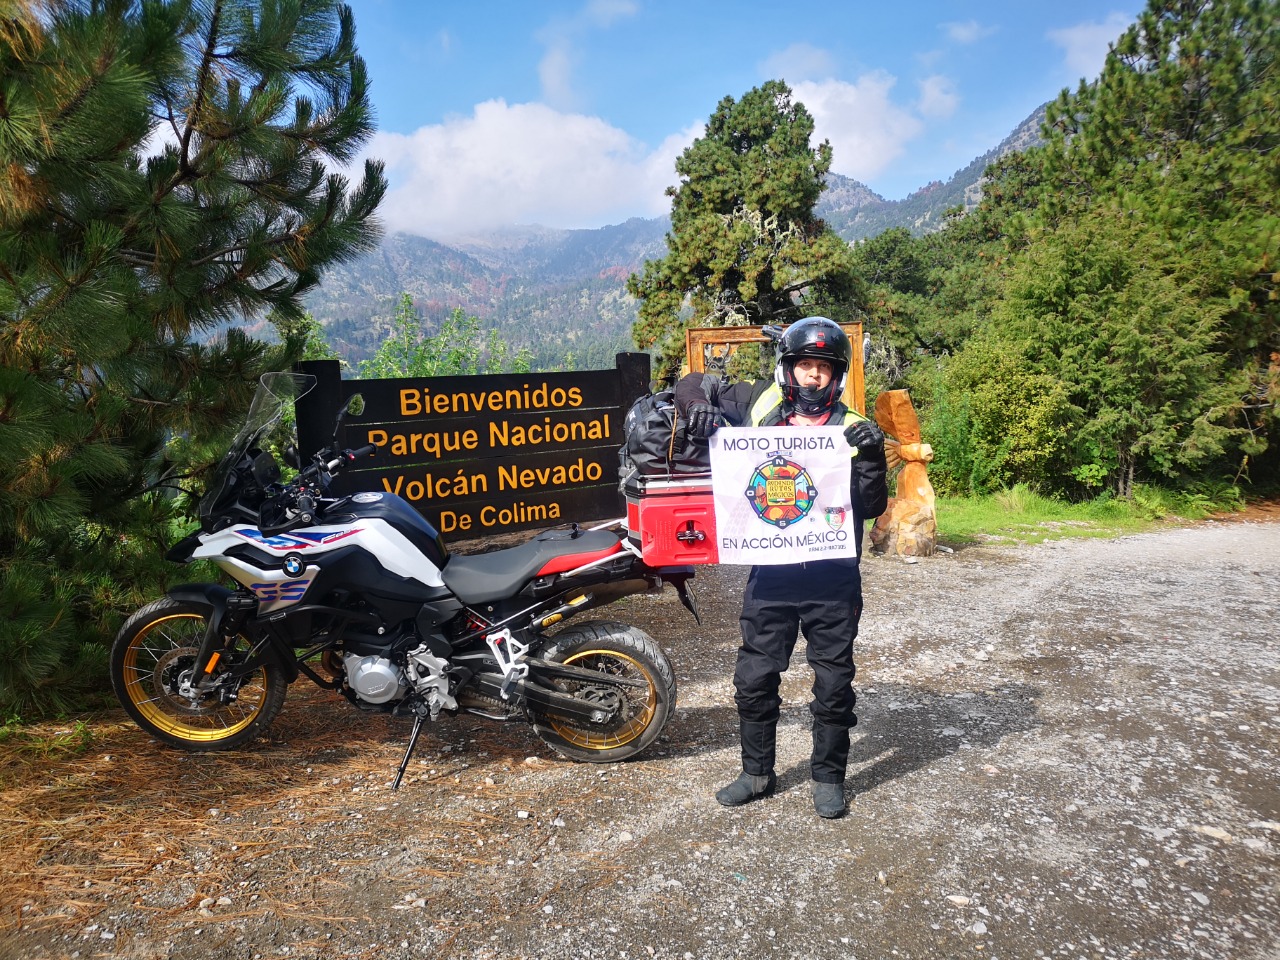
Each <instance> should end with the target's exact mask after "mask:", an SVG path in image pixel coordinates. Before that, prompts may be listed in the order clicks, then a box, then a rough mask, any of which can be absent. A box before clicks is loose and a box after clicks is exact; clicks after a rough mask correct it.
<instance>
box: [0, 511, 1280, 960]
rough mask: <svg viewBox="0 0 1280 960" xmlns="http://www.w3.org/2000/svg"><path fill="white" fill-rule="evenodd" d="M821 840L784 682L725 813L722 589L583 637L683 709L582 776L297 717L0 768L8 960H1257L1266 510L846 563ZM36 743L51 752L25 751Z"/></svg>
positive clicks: (791, 691) (1265, 811)
mask: <svg viewBox="0 0 1280 960" xmlns="http://www.w3.org/2000/svg"><path fill="white" fill-rule="evenodd" d="M864 576H865V581H866V614H865V616H864V619H863V628H862V636H861V638H860V640H859V644H858V651H859V653H858V660H859V709H858V713H859V717H860V722H859V724H858V726H857V728H856V729H855V730H854V744H853V757H852V764H851V770H850V774H849V778H848V781H847V785H846V787H847V793H848V795H849V796H850V799H851V811H850V814H849V816H848V817H846V818H844V819H842V820H838V821H824V820H821V819H819V818H818V817H816V816H815V815H814V813H813V809H812V805H811V800H810V795H809V786H808V770H807V758H808V732H807V730H806V729H805V726H804V717H805V716H806V713H807V711H806V710H805V704H806V702H807V698H808V685H809V675H808V668H807V666H806V665H805V664H804V662H803V659H802V656H801V652H800V651H797V656H796V661H795V663H794V665H793V667H792V669H791V670H790V671H789V673H788V675H787V679H786V683H785V687H784V694H785V695H786V697H787V704H786V706H785V707H784V714H783V723H782V729H781V732H780V769H779V773H780V789H779V792H778V794H777V795H776V796H774V797H772V798H770V799H768V800H766V801H762V802H759V803H755V804H751V805H749V806H747V807H744V808H741V809H738V810H727V809H723V808H721V807H719V806H718V805H717V804H716V803H715V801H714V800H713V798H712V794H713V792H714V790H715V789H716V788H717V787H718V786H720V785H722V784H723V783H724V782H725V781H726V780H728V779H729V778H731V777H732V776H733V775H734V774H736V772H737V770H738V755H737V742H736V720H735V715H734V711H733V709H732V688H731V683H730V674H731V671H732V663H733V657H734V651H735V649H736V644H737V610H738V604H739V602H740V599H741V585H742V581H743V577H744V571H743V570H742V569H741V568H730V567H722V568H708V569H706V570H704V571H702V572H701V573H700V574H699V577H698V594H699V599H700V601H701V603H702V606H703V613H704V616H703V622H702V625H701V626H700V627H699V626H697V625H695V624H694V622H693V620H692V619H691V618H689V617H688V616H687V615H686V614H685V613H684V611H683V609H682V608H681V607H680V605H679V603H678V601H677V600H676V598H675V596H674V594H673V593H672V592H671V591H668V592H666V593H665V594H663V595H661V596H645V597H636V598H631V599H629V600H627V601H624V602H622V603H619V604H617V605H615V606H614V607H612V608H610V611H611V612H612V614H613V615H614V616H615V617H616V618H617V619H620V620H626V621H630V622H633V623H635V624H637V625H639V626H640V627H642V628H643V629H644V630H646V631H648V632H649V633H650V634H652V635H653V636H655V637H656V638H658V639H659V641H660V642H661V643H662V645H663V646H664V647H665V649H666V650H667V652H668V655H669V656H670V658H671V660H672V662H673V664H674V665H675V669H676V674H677V678H678V682H679V687H680V689H679V697H678V711H677V714H676V716H675V718H674V720H673V721H672V722H671V724H670V726H669V728H668V731H667V733H666V735H665V736H664V738H663V739H662V740H660V741H659V743H658V744H657V745H656V746H655V748H654V749H653V750H652V751H651V752H650V753H649V754H647V755H646V756H644V757H642V758H639V759H638V760H635V761H632V762H629V763H624V764H614V765H608V766H603V767H600V766H589V765H581V764H574V763H569V762H567V761H564V760H562V759H560V758H558V757H557V756H556V755H555V754H554V753H553V752H552V751H551V750H550V749H548V748H547V747H545V746H544V745H543V744H542V743H541V742H540V741H539V740H538V739H537V738H536V737H535V736H534V734H533V732H532V730H531V729H530V728H529V727H527V726H523V725H508V726H500V725H497V724H494V723H489V722H487V721H484V720H482V719H480V718H478V717H473V716H464V717H459V718H453V719H448V720H443V721H441V722H440V723H438V724H436V725H435V726H434V727H433V728H432V729H431V730H430V731H429V735H428V736H426V737H424V738H423V742H422V745H421V746H420V748H419V752H418V754H417V756H416V760H415V762H414V763H413V765H412V766H411V768H410V775H409V777H408V778H407V780H406V783H405V785H404V786H403V787H402V789H401V790H400V791H399V792H398V793H393V792H391V790H390V789H389V784H390V780H391V777H392V775H393V773H394V770H395V767H396V764H397V762H398V761H399V757H400V753H401V752H402V751H403V749H404V744H405V739H406V736H407V733H408V725H407V723H405V722H402V721H390V720H387V719H385V718H382V717H380V716H375V717H368V716H365V715H362V714H360V713H359V712H357V711H356V710H354V709H353V708H351V707H350V706H348V705H346V704H345V702H343V701H340V700H338V699H337V698H336V697H334V695H332V694H329V693H326V692H322V691H317V690H314V689H307V688H305V687H303V686H301V685H299V686H297V687H295V688H294V689H293V690H292V691H290V698H289V701H288V703H287V704H286V706H285V709H284V712H283V713H282V715H281V717H280V718H279V719H278V720H277V723H276V726H275V729H274V736H273V738H272V739H271V740H270V741H265V742H260V743H258V744H256V745H255V746H254V747H253V748H252V749H246V750H243V751H239V752H236V753H232V754H225V755H210V756H189V755H184V754H180V753H177V752H174V751H170V750H167V749H163V748H161V747H160V746H158V745H157V744H155V743H154V742H152V741H150V740H149V739H148V738H147V737H146V736H145V735H143V734H142V733H141V732H140V731H138V730H137V729H136V728H134V727H132V726H130V725H129V724H128V723H126V722H125V720H124V718H123V714H122V713H120V712H117V711H113V712H111V713H108V714H106V715H103V716H100V717H95V718H92V719H91V720H90V721H89V724H88V732H89V733H90V734H91V737H89V738H88V743H87V747H83V749H78V748H77V746H76V745H77V744H81V745H83V742H84V740H85V736H84V730H83V729H81V730H77V729H73V728H71V727H69V726H65V725H64V727H65V730H64V731H63V732H64V734H65V737H64V739H65V740H66V743H65V745H62V746H58V745H53V746H49V745H48V744H47V743H46V746H45V747H44V748H42V749H39V750H37V749H35V748H34V747H32V748H30V749H28V750H26V751H23V750H19V749H16V748H14V747H13V746H12V745H8V749H6V750H5V751H4V752H3V754H0V760H3V762H4V764H5V766H4V767H3V768H2V769H0V801H2V805H0V824H2V826H0V843H2V844H3V860H2V862H0V870H2V871H3V874H4V879H5V882H4V883H3V885H2V886H0V958H5V960H8V958H19V957H21V958H89V957H120V958H138V960H151V958H169V957H173V958H185V960H206V958H207V960H212V958H223V957H235V958H244V960H250V958H255V960H256V958H267V957H304V958H311V957H315V958H320V957H324V958H332V960H339V958H342V960H345V958H366V957H368V958H374V957H376V958H386V960H399V958H409V957H428V956H430V957H438V958H459V960H461V958H471V960H499V958H546V960H553V958H638V960H643V958H646V957H655V958H679V960H694V958H697V960H703V958H708V960H715V958H737V957H746V958H752V957H771V958H849V960H853V958H857V960H880V958H889V957H900V958H926V957H930V958H931V957H938V958H954V957H992V958H1006V960H1018V958H1028V960H1030V958H1039V957H1052V958H1064V960H1065V958H1070V960H1111V958H1213V960H1228V958H1229V960H1275V958H1280V738H1278V737H1277V731H1280V643H1278V642H1277V636H1278V635H1280V511H1277V510H1274V509H1273V510H1270V511H1266V510H1263V511H1258V512H1255V513H1254V514H1251V515H1248V516H1246V517H1243V518H1234V519H1232V520H1230V521H1210V522H1205V523H1200V524H1196V525H1194V526H1190V527H1183V528H1176V529H1168V530H1163V531H1161V532H1157V533H1150V534H1143V535H1136V536H1125V537H1121V538H1119V539H1116V540H1106V541H1104V540H1069V539H1063V540H1053V541H1049V542H1047V543H1044V544H1041V545H1039V546H1034V547H1018V548H1009V547H999V548H995V547H968V548H964V549H960V550H957V551H956V552H954V553H951V554H943V555H939V556H936V557H933V558H930V559H927V560H922V561H920V562H917V563H914V564H908V563H904V562H902V561H899V560H894V559H887V558H875V557H872V558H868V559H867V560H866V561H865V564H864ZM46 732H50V731H46Z"/></svg>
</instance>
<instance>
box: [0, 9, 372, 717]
mask: <svg viewBox="0 0 1280 960" xmlns="http://www.w3.org/2000/svg"><path fill="white" fill-rule="evenodd" d="M367 85H368V82H367V77H366V74H365V68H364V64H363V62H362V61H361V60H360V58H359V57H358V55H357V54H356V49H355V33H354V24H353V20H352V16H351V13H350V10H349V9H347V8H346V7H344V6H341V5H339V4H337V3H334V2H330V0H255V2H249V0H207V2H197V0H157V2H143V0H45V2H43V3H41V4H39V5H38V9H37V5H35V4H32V5H28V6H24V7H22V8H19V11H18V12H17V13H16V14H13V15H10V16H9V17H8V19H6V20H4V22H3V24H2V25H0V577H2V578H3V583H0V593H2V594H3V595H4V602H3V604H0V663H5V664H6V670H5V672H4V673H3V674H0V703H3V704H8V705H18V706H22V705H27V706H28V707H29V706H30V705H31V704H33V703H38V702H41V701H42V698H44V702H47V700H48V697H49V696H50V695H51V694H54V693H56V691H57V690H58V688H59V687H60V686H62V685H64V684H65V683H66V682H68V681H75V680H80V681H83V680H84V679H85V676H84V674H83V671H81V670H78V669H72V665H75V664H82V663H83V662H84V658H83V655H82V650H81V649H80V646H79V645H80V644H82V643H83V642H86V641H89V642H92V641H95V640H102V639H106V638H107V637H109V632H110V631H111V630H112V629H113V627H114V619H116V618H118V616H119V614H120V612H121V611H120V601H121V599H122V597H123V596H124V595H125V594H127V593H128V592H129V590H128V589H127V584H122V583H120V582H118V581H113V578H112V574H113V572H117V571H121V570H123V569H124V568H125V567H127V566H128V563H132V562H133V561H134V560H136V561H137V563H138V564H141V565H142V566H143V567H145V565H146V564H145V560H144V559H143V558H144V556H147V555H151V554H153V553H154V552H155V551H157V550H158V549H159V544H160V542H161V541H162V540H163V539H164V538H165V536H167V534H168V532H169V531H168V529H167V523H168V519H169V517H170V515H171V513H172V503H173V501H172V500H170V499H166V498H164V497H160V496H157V495H156V492H157V491H160V490H165V489H170V490H171V489H172V488H173V487H174V486H175V485H176V484H178V483H179V482H180V481H181V479H182V478H183V477H184V476H187V475H188V474H189V473H190V472H191V471H192V470H193V469H195V468H198V467H199V466H200V464H201V462H202V461H205V462H207V461H208V460H209V459H212V457H213V456H214V455H215V454H216V450H217V449H218V447H219V442H218V441H219V439H220V437H221V435H222V434H223V433H225V431H226V430H227V429H234V426H235V424H236V423H237V422H238V420H239V418H240V416H241V415H242V412H243V410H244V408H245V406H246V405H247V401H248V397H249V396H250V395H251V393H252V390H253V386H254V382H255V381H256V378H257V376H258V375H259V374H260V373H261V372H262V371H263V370H265V369H271V368H277V369H278V368H279V367H281V366H283V365H286V364H287V363H289V362H290V360H291V351H292V352H296V351H297V350H298V349H300V348H301V343H300V342H299V341H297V339H296V338H286V339H285V344H284V346H283V347H269V346H268V345H267V344H265V343H262V342H259V341H256V340H254V339H252V338H250V337H248V336H246V335H245V334H243V333H242V332H241V331H240V330H239V329H238V327H237V324H239V323H243V322H244V321H246V320H249V319H257V318H260V317H264V316H268V315H270V316H274V317H276V318H279V319H282V320H285V321H297V320H298V319H300V318H301V317H302V311H301V308H300V297H301V295H302V294H303V293H304V292H305V291H306V290H307V289H309V288H310V287H311V286H312V285H314V284H315V283H316V282H317V280H318V277H319V275H320V272H321V271H322V270H323V269H324V268H325V267H327V266H329V265H331V264H334V263H339V262H342V261H344V260H347V259H349V258H351V257H353V256H354V255H356V254H358V253H359V252H361V251H363V250H365V249H367V248H368V247H370V246H371V245H372V244H373V243H374V242H375V241H376V223H375V221H374V219H373V214H374V211H375V209H376V206H377V204H378V202H379V201H380V199H381V197H382V194H383V192H384V189H385V182H384V179H383V175H382V170H381V168H380V166H379V165H377V164H373V163H366V165H365V169H364V176H363V181H362V182H361V183H360V184H359V185H357V186H355V187H352V186H351V185H350V184H349V183H348V182H347V180H346V178H345V177H343V176H342V175H340V174H337V173H331V172H329V171H328V170H327V169H326V162H327V161H331V162H335V163H338V164H345V163H347V162H348V161H350V160H352V159H353V157H354V156H355V154H356V151H357V150H358V148H359V146H360V144H361V143H362V142H363V141H364V140H365V139H366V138H367V137H368V136H369V134H370V133H371V131H372V126H371V116H370V109H369V105H368V100H367ZM144 541H145V543H146V549H138V544H139V543H142V542H144ZM122 544H128V545H130V546H129V547H128V549H127V550H125V552H126V553H128V556H129V557H131V558H133V560H127V561H126V559H125V558H122V557H121V556H120V551H121V549H123V548H122V546H121V545H122ZM104 578H105V579H104ZM22 584H27V585H28V586H27V587H22V586H21V585H22ZM36 597H38V598H39V600H38V602H37V601H36V600H35V599H32V598H36Z"/></svg>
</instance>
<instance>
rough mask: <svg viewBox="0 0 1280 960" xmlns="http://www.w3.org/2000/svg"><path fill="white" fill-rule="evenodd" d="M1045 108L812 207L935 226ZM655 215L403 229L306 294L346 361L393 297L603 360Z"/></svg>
mask: <svg viewBox="0 0 1280 960" xmlns="http://www.w3.org/2000/svg"><path fill="white" fill-rule="evenodd" d="M1043 119H1044V107H1043V106H1042V107H1040V108H1039V109H1037V110H1036V111H1035V112H1034V113H1032V115H1031V116H1029V117H1028V118H1027V119H1026V120H1024V121H1023V122H1022V123H1021V124H1019V125H1018V127H1017V129H1015V130H1014V131H1013V132H1012V133H1010V135H1009V136H1008V137H1006V138H1005V139H1004V140H1003V141H1001V143H1000V144H998V145H997V146H995V147H993V148H992V149H991V150H990V151H988V152H987V153H985V154H983V155H982V156H981V157H978V158H976V159H974V160H973V162H971V163H970V164H969V165H968V166H966V167H965V168H964V169H962V170H959V171H957V172H956V173H955V174H954V175H953V176H952V177H951V178H950V179H949V180H947V181H946V182H945V183H943V182H935V183H931V184H927V185H925V186H924V187H922V188H921V189H919V190H917V191H915V192H914V193H912V194H911V195H910V196H908V197H906V198H905V199H903V200H885V199H884V198H883V197H881V196H879V195H878V194H876V193H875V192H873V191H872V190H871V189H870V188H868V187H867V186H865V185H864V184H861V183H859V182H858V181H857V180H851V179H849V178H848V177H843V176H841V175H839V174H837V173H828V174H827V175H826V178H825V182H826V189H825V190H824V191H823V193H822V196H821V198H820V199H819V201H818V204H817V207H816V210H815V212H816V214H817V215H818V216H819V217H821V218H823V219H825V220H826V221H827V222H828V223H829V224H830V226H831V227H832V229H833V230H834V231H835V232H836V233H837V234H838V235H839V236H841V237H843V238H844V239H845V240H848V241H850V242H854V241H858V240H863V239H866V238H868V237H872V236H875V235H876V234H879V233H882V232H883V231H885V230H887V229H891V228H895V227H903V228H905V229H908V230H910V231H911V232H913V233H917V234H921V233H926V232H929V231H933V230H937V229H940V228H941V226H942V224H943V219H944V214H945V212H946V211H947V210H948V209H951V208H953V207H956V206H963V207H965V208H967V209H971V208H972V207H973V206H974V205H975V204H976V203H977V202H978V200H979V199H980V197H981V193H982V189H981V179H982V174H983V171H984V170H985V169H986V167H987V165H988V164H989V163H991V162H992V161H994V160H996V159H998V158H999V157H1001V156H1003V155H1005V154H1006V153H1008V152H1010V151H1013V150H1022V149H1025V148H1026V147H1028V146H1031V145H1034V144H1035V143H1037V142H1039V128H1040V124H1041V122H1042V121H1043ZM669 229H670V221H669V220H668V219H667V218H666V217H663V218H660V219H652V220H646V219H640V218H635V219H632V220H628V221H627V222H626V223H621V224H616V225H613V226H608V227H603V228H600V229H598V230H552V229H549V228H544V227H517V226H512V227H510V228H507V229H504V230H494V231H490V232H488V233H485V234H480V235H475V236H471V237H467V238H464V239H461V240H454V241H452V242H451V243H450V244H447V245H446V244H443V243H437V242H435V241H432V240H427V239H425V238H423V237H417V236H412V235H409V234H403V233H401V234H395V235H393V236H390V237H388V238H386V239H385V240H384V241H383V243H382V245H381V247H380V248H379V249H378V250H376V251H374V252H372V253H370V254H368V255H367V256H365V257H363V258H361V259H359V260H357V261H355V262H353V263H351V264H349V265H345V266H341V267H338V268H336V269H334V270H331V271H330V272H329V273H327V274H325V276H324V278H323V279H322V281H321V283H320V285H319V286H318V287H317V288H316V289H315V290H314V291H312V292H311V293H310V294H309V295H308V296H307V299H306V306H307V309H308V310H309V311H310V312H311V313H312V314H313V315H314V316H315V318H316V319H317V320H318V321H319V322H320V324H321V326H322V328H323V330H324V335H325V338H326V339H327V340H328V341H329V342H330V343H331V344H332V345H333V347H334V348H335V349H336V350H337V351H338V353H339V354H340V355H341V356H342V357H343V358H344V359H346V360H348V361H349V362H351V363H356V362H358V361H361V360H365V359H367V358H368V357H369V356H370V355H371V354H372V353H373V351H374V350H376V349H377V346H378V344H379V343H380V342H381V339H382V338H383V337H384V336H385V334H386V332H387V331H388V330H389V329H390V326H391V322H392V317H393V316H394V314H395V311H396V308H397V306H398V304H399V300H400V295H401V294H402V293H408V294H409V295H410V296H412V297H413V302H414V306H415V308H416V309H417V310H418V311H419V313H420V315H421V316H422V318H423V325H424V328H425V329H426V330H428V331H430V330H433V329H437V328H438V325H439V323H440V322H441V321H442V320H443V318H445V317H447V316H448V315H449V314H450V312H452V311H453V310H454V309H456V308H461V309H462V310H463V311H465V312H467V313H468V314H470V315H473V316H477V317H480V318H481V320H482V321H484V323H485V324H486V325H488V326H491V327H492V328H496V329H497V330H499V332H500V333H501V335H502V336H503V337H504V338H505V339H507V340H508V342H509V343H510V345H511V347H512V349H514V350H518V349H522V348H527V349H530V350H532V351H533V353H534V367H535V368H536V369H547V368H552V367H559V366H562V365H563V364H564V361H565V356H566V354H572V355H573V356H572V359H573V360H574V361H575V362H576V365H577V366H578V367H579V368H580V369H590V368H596V367H600V366H602V365H603V366H610V365H612V363H613V355H614V354H615V353H617V352H618V351H622V350H632V349H634V348H635V345H634V343H633V341H632V338H631V327H632V325H633V324H634V323H635V321H636V318H637V316H638V304H637V302H636V300H635V299H634V298H633V297H631V296H629V295H628V294H627V293H626V278H627V276H628V275H629V274H631V273H634V272H636V271H638V270H640V268H641V267H642V266H643V264H644V262H645V261H646V260H651V259H655V258H657V257H660V256H661V255H662V254H663V252H664V250H665V245H664V242H663V238H664V235H665V234H666V232H667V230H669Z"/></svg>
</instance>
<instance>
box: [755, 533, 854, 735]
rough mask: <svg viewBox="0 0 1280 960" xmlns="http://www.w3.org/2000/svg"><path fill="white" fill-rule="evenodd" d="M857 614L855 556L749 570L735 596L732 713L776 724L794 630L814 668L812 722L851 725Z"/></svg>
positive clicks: (793, 641)
mask: <svg viewBox="0 0 1280 960" xmlns="http://www.w3.org/2000/svg"><path fill="white" fill-rule="evenodd" d="M861 615H862V577H861V574H860V573H859V571H858V564H857V561H856V560H852V559H849V560H819V561H814V562H810V563H801V564H784V565H779V566H767V567H753V568H752V569H751V574H750V576H749V577H748V579H747V588H746V592H745V594H744V596H743V601H742V617H741V621H740V622H741V627H742V647H741V649H739V650H738V663H737V667H736V668H735V670H734V674H733V685H734V688H735V690H736V691H737V693H736V695H735V700H736V702H737V705H738V715H739V717H740V718H741V719H743V720H746V721H749V722H776V721H777V719H778V713H779V707H780V706H781V704H782V698H781V697H779V696H778V687H779V684H780V683H781V680H782V673H783V671H784V670H786V669H787V667H788V666H789V665H790V663H791V654H792V652H793V651H794V650H795V646H796V639H797V636H798V634H799V631H800V630H801V629H803V630H804V637H805V641H806V643H807V657H808V660H809V665H810V666H811V667H812V668H813V700H812V702H811V703H810V704H809V710H810V711H811V712H812V713H813V718H814V722H815V724H823V725H826V726H829V727H839V728H845V729H847V728H848V727H851V726H853V725H854V723H855V722H856V718H855V716H854V713H853V704H854V693H853V677H854V672H855V667H854V663H853V641H854V638H855V637H856V636H857V635H858V619H859V617H860V616H861Z"/></svg>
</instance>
